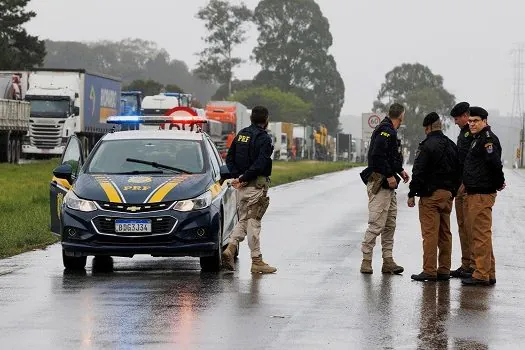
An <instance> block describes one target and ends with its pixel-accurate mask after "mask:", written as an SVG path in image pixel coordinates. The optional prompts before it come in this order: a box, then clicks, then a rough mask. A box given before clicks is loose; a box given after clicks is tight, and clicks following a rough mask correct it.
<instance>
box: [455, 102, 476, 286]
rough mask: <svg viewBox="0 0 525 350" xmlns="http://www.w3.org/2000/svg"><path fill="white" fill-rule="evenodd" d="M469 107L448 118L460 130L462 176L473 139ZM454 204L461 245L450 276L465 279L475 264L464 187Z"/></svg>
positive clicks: (459, 106)
mask: <svg viewBox="0 0 525 350" xmlns="http://www.w3.org/2000/svg"><path fill="white" fill-rule="evenodd" d="M469 107H470V105H469V104H468V103H467V102H460V103H458V104H457V105H455V106H454V108H452V110H451V111H450V116H451V117H453V118H454V122H455V124H456V125H457V126H459V128H460V129H461V130H460V132H459V136H458V141H457V146H458V151H459V163H460V169H461V175H463V164H464V163H465V158H466V157H467V153H468V151H469V149H470V144H471V143H472V140H473V139H474V136H473V135H472V133H471V132H470V128H469V125H468V117H469ZM455 202H456V218H457V222H458V231H459V242H460V244H461V266H460V267H459V268H458V269H456V270H454V271H451V272H450V276H451V277H459V278H467V277H470V276H471V275H472V272H474V268H475V267H476V263H475V262H474V253H473V252H472V237H471V234H470V231H469V230H468V225H467V222H468V218H467V214H468V207H467V194H466V193H465V186H463V185H461V186H460V187H459V190H458V193H457V195H456V198H455Z"/></svg>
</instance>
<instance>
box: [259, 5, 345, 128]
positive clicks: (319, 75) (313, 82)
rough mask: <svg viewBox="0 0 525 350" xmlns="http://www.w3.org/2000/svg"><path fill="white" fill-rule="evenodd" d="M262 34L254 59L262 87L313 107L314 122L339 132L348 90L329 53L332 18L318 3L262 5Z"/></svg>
mask: <svg viewBox="0 0 525 350" xmlns="http://www.w3.org/2000/svg"><path fill="white" fill-rule="evenodd" d="M254 21H255V24H256V25H257V28H258V29H259V33H260V34H259V37H258V40H257V47H256V48H255V49H254V51H253V56H254V58H255V60H256V61H257V63H258V64H259V65H261V67H262V70H261V72H259V74H257V76H256V77H255V79H254V82H255V84H257V85H268V86H277V87H279V88H280V89H281V90H283V91H291V92H294V93H296V94H297V95H299V96H301V97H302V98H303V99H304V100H306V101H308V102H311V103H312V105H313V108H314V112H313V115H314V119H315V120H316V121H319V122H322V123H324V124H326V125H327V127H328V128H329V130H330V131H331V132H334V131H335V130H336V129H337V126H338V125H339V121H338V120H339V115H340V113H341V108H342V106H343V103H344V93H345V86H344V82H343V80H342V78H341V76H340V74H339V72H338V70H337V65H336V63H335V59H334V57H333V56H332V55H330V54H329V53H328V50H329V48H330V47H331V46H332V35H331V33H330V25H329V22H328V19H327V18H326V17H324V16H323V14H322V12H321V9H320V7H319V5H318V4H317V3H316V2H315V1H314V0H262V1H261V2H260V3H259V5H258V6H257V7H256V9H255V11H254Z"/></svg>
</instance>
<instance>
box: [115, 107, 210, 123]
mask: <svg viewBox="0 0 525 350" xmlns="http://www.w3.org/2000/svg"><path fill="white" fill-rule="evenodd" d="M207 122H208V120H207V119H206V118H202V117H200V116H199V115H198V114H197V112H196V111H195V110H194V109H192V108H189V107H175V108H172V109H170V110H169V111H167V112H166V113H165V114H164V115H140V116H133V115H116V116H111V117H108V119H107V120H106V123H108V124H119V125H137V124H143V125H164V124H182V125H192V126H193V125H196V124H204V123H207Z"/></svg>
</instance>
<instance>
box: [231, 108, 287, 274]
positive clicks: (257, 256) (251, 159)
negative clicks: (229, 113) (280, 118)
mask: <svg viewBox="0 0 525 350" xmlns="http://www.w3.org/2000/svg"><path fill="white" fill-rule="evenodd" d="M250 119H251V122H252V124H251V125H250V126H249V127H246V128H244V129H242V130H241V131H240V132H239V133H238V134H237V135H236V136H235V138H234V140H233V142H232V144H231V146H230V148H229V149H228V154H227V156H226V165H227V166H228V169H229V170H230V173H231V174H232V176H234V177H238V178H236V179H234V180H233V181H232V186H233V187H234V188H236V189H237V190H238V194H237V199H238V201H239V210H238V214H239V221H238V222H237V224H236V225H235V227H234V229H233V233H232V235H231V237H230V242H229V244H228V247H227V248H226V250H225V251H224V252H223V256H222V257H223V265H224V267H225V268H227V269H229V270H232V271H233V270H235V266H234V257H235V253H236V251H237V247H238V245H239V243H240V242H242V241H243V240H244V238H245V237H246V235H248V246H249V247H250V251H251V257H252V267H251V272H252V273H272V272H275V271H277V269H276V268H275V267H272V266H270V265H268V264H266V263H265V262H264V261H263V260H262V254H261V247H260V238H259V235H260V233H261V220H262V217H263V215H264V214H265V212H266V209H268V205H269V204H270V198H269V197H268V187H269V182H270V175H271V173H272V153H273V143H272V138H271V137H270V135H268V132H267V131H266V128H267V127H268V121H269V117H268V109H266V108H265V107H262V106H256V107H254V108H253V109H252V114H251V116H250Z"/></svg>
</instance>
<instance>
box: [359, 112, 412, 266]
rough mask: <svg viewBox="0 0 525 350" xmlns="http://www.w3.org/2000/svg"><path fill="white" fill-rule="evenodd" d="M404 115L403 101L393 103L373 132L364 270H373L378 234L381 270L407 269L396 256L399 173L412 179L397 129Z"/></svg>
mask: <svg viewBox="0 0 525 350" xmlns="http://www.w3.org/2000/svg"><path fill="white" fill-rule="evenodd" d="M404 117H405V108H404V107H403V106H402V105H400V104H399V103H394V104H393V105H392V106H390V109H389V111H388V116H387V117H385V118H384V119H383V121H381V123H380V124H379V125H378V126H377V127H376V128H375V130H374V132H373V133H372V137H371V139H370V148H369V150H368V167H367V168H366V169H365V170H363V171H362V172H361V174H360V176H361V179H362V180H363V182H364V183H365V184H366V189H367V194H368V229H367V230H366V232H365V235H364V238H363V242H362V244H361V252H362V253H363V260H362V262H361V269H360V271H361V273H365V274H371V273H373V269H372V254H373V250H374V246H375V244H376V238H377V237H378V236H381V246H382V250H383V266H382V268H381V272H383V273H395V274H400V273H402V272H403V271H404V269H403V267H402V266H399V265H397V264H396V262H395V261H394V258H393V256H392V250H393V248H394V232H395V229H396V217H397V199H396V191H395V189H396V188H397V186H398V183H399V182H400V180H401V179H400V178H399V176H397V174H399V175H401V177H402V178H403V180H404V182H405V183H406V182H408V180H409V177H408V174H407V173H406V171H405V170H404V169H403V158H402V157H401V154H400V152H399V147H398V140H397V129H398V128H399V127H400V126H401V124H402V123H403V119H404Z"/></svg>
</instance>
